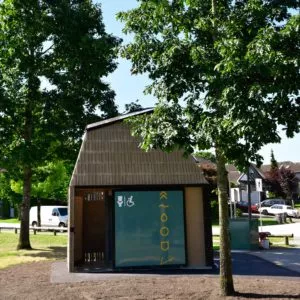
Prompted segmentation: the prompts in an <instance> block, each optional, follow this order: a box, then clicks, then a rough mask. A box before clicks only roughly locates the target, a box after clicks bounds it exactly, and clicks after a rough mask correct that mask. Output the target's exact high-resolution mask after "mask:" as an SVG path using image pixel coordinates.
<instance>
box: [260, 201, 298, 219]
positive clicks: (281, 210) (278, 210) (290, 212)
mask: <svg viewBox="0 0 300 300" xmlns="http://www.w3.org/2000/svg"><path fill="white" fill-rule="evenodd" d="M259 211H260V212H261V213H262V214H265V215H267V214H270V215H277V214H286V215H287V216H289V217H294V218H298V217H299V211H298V210H297V209H293V208H292V207H291V206H290V205H284V204H274V205H272V206H271V207H267V206H265V207H260V208H259Z"/></svg>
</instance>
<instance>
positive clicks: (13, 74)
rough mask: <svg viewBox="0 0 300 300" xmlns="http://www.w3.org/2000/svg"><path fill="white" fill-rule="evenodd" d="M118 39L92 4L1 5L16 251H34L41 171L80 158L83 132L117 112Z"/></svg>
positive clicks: (3, 153) (4, 120) (4, 117)
mask: <svg viewBox="0 0 300 300" xmlns="http://www.w3.org/2000/svg"><path fill="white" fill-rule="evenodd" d="M119 42H120V41H119V39H117V38H116V37H114V36H112V35H109V34H107V33H106V32H105V27H104V24H103V22H102V14H101V9H100V7H99V6H97V5H94V4H92V2H91V1H89V0H72V1H70V0H61V1H49V0H43V1H40V0H28V1H22V0H4V1H2V2H1V3H0V74H1V78H0V80H1V85H0V86H2V88H3V97H4V99H2V101H1V102H0V166H1V167H4V168H6V169H7V170H8V172H9V173H10V176H14V177H15V180H20V179H21V180H22V181H23V183H24V186H23V202H22V220H21V234H20V240H19V245H18V248H31V247H30V242H29V230H28V226H29V222H28V216H29V206H30V195H31V181H32V176H33V172H34V170H35V169H36V167H37V166H40V165H44V164H45V161H52V160H54V159H58V158H59V159H72V160H73V159H74V158H75V155H76V154H75V153H76V152H77V150H78V145H79V143H80V139H81V136H82V134H83V130H84V127H85V125H86V124H87V123H90V122H92V121H95V120H96V119H97V120H99V116H97V114H96V113H97V111H100V112H102V116H103V117H107V116H114V115H116V114H117V110H116V106H115V104H114V92H113V91H112V90H111V89H110V87H109V85H108V83H106V82H105V81H104V80H103V79H102V78H103V77H105V76H107V75H108V74H109V73H110V72H112V71H113V70H114V69H115V68H116V63H115V58H116V51H115V48H116V47H117V46H118V45H119Z"/></svg>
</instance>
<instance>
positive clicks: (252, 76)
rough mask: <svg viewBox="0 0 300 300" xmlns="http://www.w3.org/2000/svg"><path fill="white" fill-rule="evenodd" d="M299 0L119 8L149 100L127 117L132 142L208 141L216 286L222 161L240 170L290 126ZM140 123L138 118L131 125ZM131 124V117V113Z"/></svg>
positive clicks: (178, 1)
mask: <svg viewBox="0 0 300 300" xmlns="http://www.w3.org/2000/svg"><path fill="white" fill-rule="evenodd" d="M298 5H299V1H297V0H289V1H285V0H282V1H280V0H279V1H262V0H237V1H226V0H225V1H224V0H222V1H221V0H160V1H157V0H147V1H146V0H140V1H139V6H138V7H137V8H136V9H132V10H130V11H128V12H123V13H120V14H119V15H118V16H119V18H120V19H121V20H122V21H124V22H125V27H124V32H125V33H133V34H134V40H133V41H132V42H131V43H130V44H128V45H126V46H124V48H123V50H122V52H121V53H122V55H123V56H124V57H126V58H128V59H130V60H131V62H132V73H133V74H135V73H145V72H147V73H148V74H149V77H150V79H152V84H151V85H150V86H148V87H147V90H146V91H148V92H150V93H153V94H154V95H155V96H156V97H157V98H158V99H159V102H158V105H157V107H156V109H155V111H154V113H153V114H152V115H149V116H144V117H141V118H139V119H137V121H135V122H136V125H137V126H135V129H134V131H135V133H136V134H138V135H140V136H142V138H143V142H142V147H144V148H151V147H152V148H161V149H163V150H165V151H172V150H173V149H175V148H178V147H180V148H183V149H184V150H185V151H186V152H187V153H192V152H193V149H194V148H197V149H199V150H206V149H210V148H211V147H215V149H216V160H217V174H218V196H219V204H220V225H221V229H220V230H221V234H220V275H221V291H222V293H223V294H224V295H230V294H233V292H234V288H233V281H232V274H231V264H230V250H229V238H228V223H227V222H228V220H227V219H228V218H227V189H226V184H227V180H226V175H227V174H226V169H225V163H226V162H233V163H234V164H235V165H236V166H238V167H239V168H240V169H244V170H245V169H247V167H248V166H249V161H250V160H256V161H259V160H260V159H261V157H260V156H259V155H258V154H257V151H258V150H259V149H260V148H261V147H262V146H263V145H265V144H268V143H270V142H279V141H280V137H279V135H278V132H277V128H278V125H282V126H283V127H284V128H285V130H286V133H287V135H288V136H289V137H291V136H293V134H294V133H295V132H299V120H300V118H299V117H300V105H299V103H300V100H299V82H300V75H299V39H300V34H299V21H300V17H299V15H292V14H291V9H297V8H298ZM141 124H143V126H140V125H141ZM133 125H135V124H134V122H133Z"/></svg>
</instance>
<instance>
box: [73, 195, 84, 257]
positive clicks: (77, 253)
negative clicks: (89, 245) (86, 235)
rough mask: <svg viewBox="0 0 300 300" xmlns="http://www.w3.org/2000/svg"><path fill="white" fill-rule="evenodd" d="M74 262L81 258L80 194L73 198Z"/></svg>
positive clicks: (81, 219)
mask: <svg viewBox="0 0 300 300" xmlns="http://www.w3.org/2000/svg"><path fill="white" fill-rule="evenodd" d="M74 200H75V201H74V208H75V210H74V225H75V226H74V227H75V232H74V262H75V263H77V262H81V261H82V260H83V251H82V227H83V226H82V221H83V215H82V213H83V198H82V197H80V196H77V197H75V199H74Z"/></svg>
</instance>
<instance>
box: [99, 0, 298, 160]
mask: <svg viewBox="0 0 300 300" xmlns="http://www.w3.org/2000/svg"><path fill="white" fill-rule="evenodd" d="M94 2H95V3H101V6H102V13H103V20H104V23H105V26H106V31H107V32H108V33H113V34H114V35H116V36H118V37H121V38H122V39H123V40H124V42H126V41H129V40H130V36H126V35H124V34H123V33H122V27H123V24H122V23H121V22H119V21H117V20H116V18H115V15H116V13H117V12H119V11H126V10H129V9H131V8H134V7H136V5H137V1H136V0H98V1H94ZM118 62H119V65H118V68H117V70H116V71H115V72H114V73H113V74H111V75H110V76H108V78H107V81H108V82H109V83H110V84H111V87H112V89H113V90H114V91H115V92H116V103H117V105H118V106H119V111H120V112H122V111H124V105H125V104H126V103H130V102H132V101H135V100H137V99H139V102H140V104H141V105H142V106H143V107H151V106H154V104H155V102H156V101H155V98H154V97H152V96H151V95H144V93H143V90H144V89H145V87H146V86H147V85H148V84H149V83H150V80H149V79H148V77H147V76H146V75H137V76H136V75H135V76H132V75H131V74H130V67H131V64H130V62H129V61H126V60H124V59H119V60H118ZM281 136H282V141H281V143H280V144H269V145H267V146H265V147H263V149H262V150H261V151H260V152H259V153H260V154H261V155H262V156H263V157H264V163H265V164H268V163H269V162H270V155H271V149H273V151H274V155H275V158H276V160H277V161H287V160H290V161H294V162H300V134H298V135H296V137H295V138H293V139H287V138H286V137H284V133H281Z"/></svg>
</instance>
